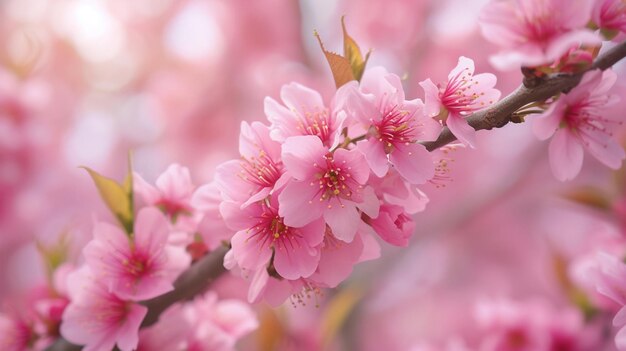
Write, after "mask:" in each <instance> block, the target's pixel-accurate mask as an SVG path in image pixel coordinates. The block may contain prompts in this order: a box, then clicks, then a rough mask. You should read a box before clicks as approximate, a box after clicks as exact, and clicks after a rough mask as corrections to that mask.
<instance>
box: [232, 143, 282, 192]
mask: <svg viewBox="0 0 626 351" xmlns="http://www.w3.org/2000/svg"><path fill="white" fill-rule="evenodd" d="M281 175H282V165H281V164H280V163H276V162H274V160H272V159H271V158H270V157H269V156H268V155H267V153H266V152H265V151H263V150H261V151H259V156H258V157H252V158H250V159H246V158H243V161H242V162H241V172H240V173H239V176H240V177H241V178H242V179H244V180H246V181H248V182H251V183H253V184H256V185H258V186H260V187H263V188H265V187H271V186H274V184H275V183H276V181H277V180H278V178H280V176H281Z"/></svg>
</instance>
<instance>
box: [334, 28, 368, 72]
mask: <svg viewBox="0 0 626 351" xmlns="http://www.w3.org/2000/svg"><path fill="white" fill-rule="evenodd" d="M341 29H342V30H343V56H344V57H345V58H346V59H347V60H348V62H349V63H350V68H351V69H352V75H353V76H354V79H356V80H357V81H361V77H363V72H364V71H365V65H366V64H367V60H368V59H369V57H370V53H371V51H368V52H367V54H366V55H365V59H363V55H362V54H361V49H360V48H359V45H358V44H357V43H356V41H355V40H354V39H352V37H351V36H350V35H349V34H348V31H347V30H346V22H345V16H342V17H341Z"/></svg>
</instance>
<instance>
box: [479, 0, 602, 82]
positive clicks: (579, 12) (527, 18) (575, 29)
mask: <svg viewBox="0 0 626 351" xmlns="http://www.w3.org/2000/svg"><path fill="white" fill-rule="evenodd" d="M593 3H594V1H593V0H491V1H490V2H489V3H488V4H487V5H485V7H484V8H483V11H482V13H481V18H480V22H479V23H480V27H481V30H482V33H483V35H484V36H485V38H487V40H489V41H491V42H493V43H495V44H497V45H499V46H501V47H502V48H503V50H502V52H501V53H499V54H497V55H494V56H492V57H491V63H492V64H493V65H494V66H495V67H496V68H498V69H501V70H504V69H513V68H517V67H519V66H531V67H532V66H540V65H544V64H550V63H552V62H553V61H556V60H557V59H559V58H560V57H561V56H563V54H565V53H566V52H567V51H568V50H569V49H570V48H572V47H573V46H576V47H577V46H579V45H581V44H584V45H596V44H599V43H600V39H599V38H598V37H597V36H596V35H595V34H594V33H593V32H591V31H590V30H588V29H585V26H586V25H587V22H589V20H590V19H591V9H592V6H593Z"/></svg>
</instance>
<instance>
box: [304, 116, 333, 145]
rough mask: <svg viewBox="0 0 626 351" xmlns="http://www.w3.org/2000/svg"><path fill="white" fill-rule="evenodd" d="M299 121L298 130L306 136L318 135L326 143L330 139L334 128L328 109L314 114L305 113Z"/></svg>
mask: <svg viewBox="0 0 626 351" xmlns="http://www.w3.org/2000/svg"><path fill="white" fill-rule="evenodd" d="M302 117H303V118H301V119H300V120H298V126H297V128H298V130H299V131H300V132H301V133H302V134H304V135H317V136H318V137H319V138H320V139H322V142H323V143H326V142H327V141H328V140H329V139H330V133H331V131H332V126H331V125H330V124H331V120H330V116H329V114H328V109H325V108H323V109H320V110H317V111H314V112H308V111H307V112H305V114H304V116H302Z"/></svg>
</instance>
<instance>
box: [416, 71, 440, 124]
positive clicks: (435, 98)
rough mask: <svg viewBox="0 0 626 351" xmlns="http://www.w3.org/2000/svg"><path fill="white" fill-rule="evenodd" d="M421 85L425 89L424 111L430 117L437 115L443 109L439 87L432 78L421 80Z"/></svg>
mask: <svg viewBox="0 0 626 351" xmlns="http://www.w3.org/2000/svg"><path fill="white" fill-rule="evenodd" d="M419 84H420V86H421V87H422V89H424V103H425V104H426V106H425V108H424V113H425V114H426V116H428V117H435V116H437V115H438V114H439V112H440V111H441V100H440V99H439V89H438V88H437V86H436V85H435V83H433V81H432V80H430V78H428V79H426V80H424V81H421V82H420V83H419Z"/></svg>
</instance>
